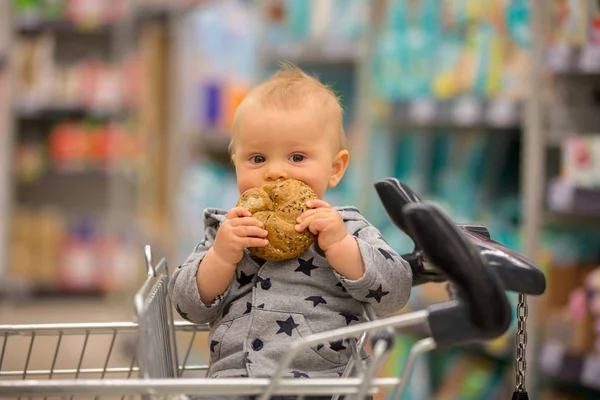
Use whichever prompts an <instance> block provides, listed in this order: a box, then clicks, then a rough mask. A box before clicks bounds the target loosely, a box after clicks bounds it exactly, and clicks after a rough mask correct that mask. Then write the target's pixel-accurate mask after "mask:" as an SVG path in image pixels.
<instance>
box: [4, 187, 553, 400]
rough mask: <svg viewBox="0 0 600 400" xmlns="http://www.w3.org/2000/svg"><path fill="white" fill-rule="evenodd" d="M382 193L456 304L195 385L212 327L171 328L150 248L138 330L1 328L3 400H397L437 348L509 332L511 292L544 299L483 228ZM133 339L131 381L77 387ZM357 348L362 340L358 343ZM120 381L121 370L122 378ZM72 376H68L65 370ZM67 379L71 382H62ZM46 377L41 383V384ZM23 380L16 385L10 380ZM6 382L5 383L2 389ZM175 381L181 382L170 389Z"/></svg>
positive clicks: (337, 335) (374, 323) (344, 331)
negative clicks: (308, 362) (342, 352)
mask: <svg viewBox="0 0 600 400" xmlns="http://www.w3.org/2000/svg"><path fill="white" fill-rule="evenodd" d="M375 189H376V192H377V194H378V196H379V198H380V200H381V202H382V204H383V207H384V209H385V210H386V212H387V214H388V216H389V218H390V219H391V220H392V222H393V223H394V224H395V226H396V227H398V228H399V229H400V230H401V231H402V232H404V233H405V234H406V235H408V236H409V237H410V238H411V239H412V241H413V242H414V244H415V246H414V249H413V251H412V252H410V253H408V254H404V255H403V257H404V258H405V259H406V260H407V261H408V262H409V264H410V266H411V269H412V273H413V286H417V285H421V284H424V283H427V282H449V283H451V284H452V286H453V289H454V292H455V293H456V296H454V297H453V298H452V299H450V300H449V301H446V302H443V303H438V304H433V305H431V306H429V307H427V308H426V309H424V310H419V311H415V312H410V313H405V314H400V315H394V316H392V317H388V318H384V319H377V318H376V316H375V314H374V312H373V310H372V309H371V307H370V306H369V305H368V304H365V314H366V316H367V319H368V321H367V322H364V323H361V324H356V325H351V326H348V327H344V328H339V329H336V330H332V331H327V332H321V333H318V334H313V335H310V336H308V337H304V338H302V339H300V340H298V341H297V342H294V343H293V344H292V346H290V349H289V351H288V353H287V354H285V355H284V357H283V358H282V360H281V363H280V365H279V368H278V370H277V372H276V373H275V375H274V376H272V377H271V378H269V379H260V378H235V379H229V378H227V379H207V378H196V377H194V378H190V377H187V376H186V375H185V374H186V373H187V372H188V371H195V370H206V369H207V366H190V365H188V362H187V361H188V357H189V355H190V349H191V347H192V344H193V339H194V338H195V336H196V333H197V332H202V331H207V330H208V326H207V325H195V324H192V323H189V322H187V321H175V320H174V313H173V306H172V304H171V302H170V298H169V295H168V292H167V287H168V282H169V276H170V274H169V269H168V265H167V263H166V260H164V259H162V260H161V261H160V262H159V263H157V264H156V265H155V264H154V263H153V260H152V254H151V251H150V247H149V246H146V247H145V249H144V251H145V259H146V268H147V279H146V280H145V282H144V284H143V285H142V287H141V288H140V290H139V291H138V292H137V294H136V295H135V299H134V303H135V311H136V318H135V321H133V322H125V323H109V324H98V323H96V324H94V323H91V324H49V325H40V324H37V325H19V326H16V325H7V326H0V336H3V338H4V341H3V347H2V351H1V353H0V397H4V396H33V395H40V394H43V395H63V396H64V395H71V396H73V395H82V394H83V395H91V394H93V395H96V396H101V395H122V396H126V395H143V396H150V395H161V394H162V395H166V394H179V393H186V394H189V395H199V396H258V397H260V400H268V399H269V398H270V397H272V396H281V395H294V396H332V398H333V399H334V400H335V399H337V398H338V397H339V396H356V398H358V399H363V398H365V397H366V396H368V395H370V394H373V393H374V392H375V391H376V390H377V389H379V388H392V389H394V390H395V392H394V393H395V396H394V397H395V398H396V399H399V398H400V397H401V395H402V393H403V390H404V389H405V388H406V385H407V383H408V380H409V377H410V373H411V371H412V366H413V365H414V362H415V360H416V359H417V358H418V357H419V356H420V355H421V354H423V353H424V352H427V351H431V350H433V349H435V348H437V347H449V346H455V345H459V344H464V343H467V342H477V341H485V340H489V339H493V338H496V337H498V336H500V335H502V334H504V333H505V332H506V330H507V329H508V327H509V325H510V322H511V319H512V315H513V313H512V310H511V308H510V304H509V302H508V298H507V295H506V291H512V292H518V293H523V294H527V295H540V294H542V293H543V292H544V291H545V287H546V281H545V277H544V275H543V273H542V272H541V271H540V270H538V269H537V268H536V267H535V266H534V265H533V264H532V263H531V262H529V261H528V260H527V259H526V258H524V257H522V256H521V255H519V254H517V253H515V252H513V251H511V250H509V249H507V248H505V247H504V246H502V245H500V244H499V243H497V242H495V241H493V240H492V239H491V237H490V234H489V232H488V230H487V228H486V227H485V226H482V225H472V224H456V223H455V222H453V221H452V220H451V219H450V218H449V217H448V216H446V214H445V213H443V212H442V211H441V210H440V209H439V208H438V207H437V206H435V205H433V204H429V203H427V202H424V201H422V200H421V199H420V198H419V197H418V196H417V195H416V194H415V193H414V192H413V191H412V190H411V189H410V188H409V187H408V186H407V185H406V184H404V183H402V182H400V181H399V180H398V179H395V178H386V179H383V180H380V181H378V182H376V184H375ZM412 325H424V326H425V327H426V331H427V335H428V336H427V337H425V338H423V339H421V340H419V341H418V342H417V343H416V344H415V345H414V346H413V347H412V349H411V351H410V354H409V357H408V359H407V361H406V363H405V365H404V368H403V370H402V372H401V375H400V376H399V377H391V378H380V377H376V376H377V373H378V370H379V368H380V367H381V366H382V365H383V363H384V362H385V360H386V358H387V357H388V356H389V355H390V353H391V351H392V349H393V347H394V342H395V333H396V332H397V331H399V330H401V329H402V328H406V327H410V326H412ZM125 331H127V332H131V331H134V332H137V351H136V354H135V357H134V360H135V361H137V362H136V363H134V362H132V363H131V364H130V365H129V369H128V370H127V368H125V372H127V371H128V376H126V377H125V378H118V379H109V375H110V374H111V373H113V372H115V371H113V369H111V368H108V367H107V366H108V364H109V363H108V360H109V358H110V351H112V345H111V350H110V351H109V355H108V357H107V359H106V362H105V363H104V365H103V367H102V368H97V369H93V368H91V369H89V370H90V371H92V370H93V371H95V372H97V373H101V377H100V378H99V379H81V377H83V376H84V375H85V374H86V373H88V372H90V371H88V370H87V369H84V368H82V365H81V360H82V359H83V356H84V353H85V350H86V347H85V346H86V344H87V343H88V339H89V338H90V337H91V336H93V335H94V334H96V333H98V334H101V333H104V334H106V333H108V334H111V335H112V337H113V343H114V338H115V336H116V335H117V334H118V333H121V332H125ZM181 332H189V333H191V334H192V339H191V341H190V342H189V343H188V344H187V346H182V347H181V348H180V347H179V346H178V343H177V338H178V337H179V336H178V335H177V333H181ZM40 334H45V335H51V334H54V335H57V336H58V337H59V340H58V345H57V348H56V352H55V355H54V361H53V363H52V366H51V368H49V370H48V371H37V370H36V371H34V370H31V369H30V368H29V359H30V357H31V349H32V347H33V340H34V339H35V337H36V335H40ZM70 334H85V341H84V347H83V351H82V353H81V358H80V360H79V363H78V365H77V368H76V369H72V370H68V371H70V372H71V373H73V371H75V379H71V378H68V379H52V378H53V377H54V376H58V375H60V374H61V373H63V372H64V371H63V370H59V369H57V368H55V365H54V364H55V361H56V353H58V348H59V346H60V339H61V338H63V337H64V336H66V335H70ZM13 336H30V337H31V346H30V347H29V353H28V354H27V355H26V361H25V364H24V368H23V370H20V371H4V370H3V368H2V362H3V358H4V354H5V350H6V349H7V346H8V344H7V342H8V339H9V338H11V337H13ZM356 338H358V339H356ZM340 339H342V340H344V339H345V340H349V341H350V344H351V346H352V347H351V348H352V350H353V353H354V354H355V357H352V358H351V359H350V362H349V364H348V365H347V366H346V368H345V371H344V373H343V374H342V377H341V378H340V379H318V378H317V379H284V374H285V371H286V370H287V366H288V365H290V363H291V362H292V360H293V359H294V356H295V355H296V354H298V352H300V351H302V350H303V349H306V348H308V347H310V346H312V345H316V344H319V343H325V342H327V341H331V340H340ZM367 342H368V343H369V344H370V346H369V349H370V353H371V358H370V361H369V362H368V363H365V362H364V361H363V360H362V359H361V357H360V356H358V355H359V354H360V350H361V349H362V348H363V347H364V346H365V345H366V343H367ZM116 370H119V371H121V372H123V371H122V370H123V369H122V368H121V369H118V368H117V369H116ZM65 371H67V370H65ZM64 373H65V374H66V372H64ZM42 376H44V377H49V379H41V378H40V377H42ZM13 377H18V378H13ZM6 378H8V380H7V379H6ZM174 378H177V379H174Z"/></svg>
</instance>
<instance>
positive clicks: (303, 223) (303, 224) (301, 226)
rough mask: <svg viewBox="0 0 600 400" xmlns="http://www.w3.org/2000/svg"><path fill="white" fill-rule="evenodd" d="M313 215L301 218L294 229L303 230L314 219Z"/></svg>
mask: <svg viewBox="0 0 600 400" xmlns="http://www.w3.org/2000/svg"><path fill="white" fill-rule="evenodd" d="M315 215H316V214H313V215H309V216H308V217H306V218H305V219H303V220H302V221H301V222H300V223H298V224H297V225H296V231H298V232H302V231H303V230H305V229H306V228H307V227H308V226H310V224H311V223H312V222H313V221H314V219H315Z"/></svg>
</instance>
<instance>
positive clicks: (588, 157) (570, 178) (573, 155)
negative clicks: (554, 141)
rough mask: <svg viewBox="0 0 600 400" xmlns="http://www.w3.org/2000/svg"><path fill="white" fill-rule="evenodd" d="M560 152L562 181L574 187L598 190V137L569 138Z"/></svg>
mask: <svg viewBox="0 0 600 400" xmlns="http://www.w3.org/2000/svg"><path fill="white" fill-rule="evenodd" d="M561 150H562V151H561V155H562V174H561V178H562V179H564V180H565V181H566V182H568V183H570V184H572V185H573V186H576V187H581V188H600V136H598V135H572V136H569V137H568V138H566V139H565V140H564V141H563V143H562V148H561Z"/></svg>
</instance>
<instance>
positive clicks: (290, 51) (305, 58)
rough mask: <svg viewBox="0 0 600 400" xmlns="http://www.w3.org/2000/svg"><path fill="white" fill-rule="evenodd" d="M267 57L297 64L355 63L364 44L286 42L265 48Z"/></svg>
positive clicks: (361, 52) (358, 59)
mask: <svg viewBox="0 0 600 400" xmlns="http://www.w3.org/2000/svg"><path fill="white" fill-rule="evenodd" d="M265 52H266V55H267V59H269V60H270V61H272V62H277V61H289V62H293V63H296V64H306V63H311V64H315V63H319V64H322V63H325V64H355V63H358V62H359V61H360V59H361V56H362V54H363V53H364V51H363V46H361V45H360V43H336V42H324V41H320V42H316V43H310V42H307V43H296V44H289V43H284V44H281V45H269V46H266V49H265Z"/></svg>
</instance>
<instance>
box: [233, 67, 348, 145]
mask: <svg viewBox="0 0 600 400" xmlns="http://www.w3.org/2000/svg"><path fill="white" fill-rule="evenodd" d="M313 102H316V103H317V105H318V106H319V107H320V109H324V110H327V111H328V112H330V113H331V118H332V119H333V122H334V123H335V125H336V129H337V130H338V135H339V147H340V148H339V149H340V150H345V149H346V134H345V132H344V126H343V115H344V111H343V109H342V106H341V104H340V101H339V99H338V97H337V96H336V95H335V93H334V92H333V91H332V90H331V88H329V87H328V86H327V85H325V84H323V83H322V82H320V81H319V80H318V79H316V78H314V77H312V76H310V75H308V74H306V73H305V72H304V71H302V70H301V69H300V68H298V67H297V66H295V65H293V64H290V63H281V64H280V68H279V70H278V71H277V72H276V73H275V74H274V75H273V76H272V77H271V78H269V79H268V80H266V81H265V82H263V83H261V84H260V85H258V86H256V87H255V88H253V89H252V90H250V92H248V94H247V95H246V97H245V98H244V100H243V101H242V103H241V104H240V105H239V107H238V108H237V110H236V112H235V116H234V118H233V133H232V135H231V142H230V144H229V153H230V154H233V152H234V140H235V134H236V132H237V129H238V127H239V123H240V119H241V118H242V115H243V109H244V106H245V105H247V104H249V103H255V104H258V105H260V106H261V107H266V108H277V109H283V110H291V109H295V108H298V107H302V106H305V105H306V104H307V103H313Z"/></svg>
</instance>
